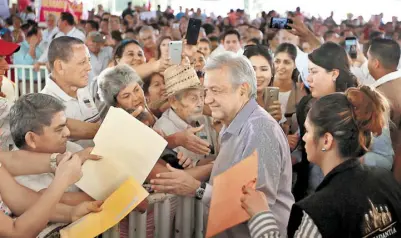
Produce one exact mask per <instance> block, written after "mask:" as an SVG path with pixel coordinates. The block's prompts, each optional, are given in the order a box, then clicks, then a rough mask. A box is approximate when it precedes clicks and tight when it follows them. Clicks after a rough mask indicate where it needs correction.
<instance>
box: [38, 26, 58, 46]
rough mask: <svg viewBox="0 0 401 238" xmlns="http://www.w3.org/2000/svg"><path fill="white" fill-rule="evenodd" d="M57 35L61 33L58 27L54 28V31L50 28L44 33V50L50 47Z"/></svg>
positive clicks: (42, 44)
mask: <svg viewBox="0 0 401 238" xmlns="http://www.w3.org/2000/svg"><path fill="white" fill-rule="evenodd" d="M57 33H59V30H58V27H54V28H53V29H52V30H50V29H49V28H47V29H46V30H44V31H43V32H42V34H43V37H42V38H43V40H42V42H40V47H41V48H42V49H46V48H47V47H49V45H50V42H51V41H52V40H53V36H54V35H56V34H57Z"/></svg>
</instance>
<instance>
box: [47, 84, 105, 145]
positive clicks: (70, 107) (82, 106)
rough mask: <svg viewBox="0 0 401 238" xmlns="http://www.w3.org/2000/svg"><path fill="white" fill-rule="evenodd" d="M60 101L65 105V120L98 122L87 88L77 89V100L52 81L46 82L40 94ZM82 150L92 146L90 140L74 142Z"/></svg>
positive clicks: (95, 109) (97, 115)
mask: <svg viewBox="0 0 401 238" xmlns="http://www.w3.org/2000/svg"><path fill="white" fill-rule="evenodd" d="M41 93H44V94H48V95H51V96H53V97H56V98H58V99H60V100H61V101H62V102H63V104H64V105H65V107H66V109H65V115H66V116H67V118H71V119H75V120H79V121H84V122H91V123H96V122H98V121H100V116H99V111H98V110H97V108H96V105H95V103H94V101H93V98H92V97H91V94H90V92H89V88H88V87H85V88H79V89H78V91H77V98H73V97H71V96H69V95H68V94H67V93H65V92H64V91H63V90H62V89H61V88H60V87H59V86H58V85H57V84H56V83H55V82H54V81H53V80H52V79H50V78H48V79H47V80H46V86H45V87H44V88H43V90H42V92H41ZM76 143H77V144H79V145H81V146H82V147H84V148H87V147H91V146H93V145H94V144H93V141H92V140H80V141H77V142H76Z"/></svg>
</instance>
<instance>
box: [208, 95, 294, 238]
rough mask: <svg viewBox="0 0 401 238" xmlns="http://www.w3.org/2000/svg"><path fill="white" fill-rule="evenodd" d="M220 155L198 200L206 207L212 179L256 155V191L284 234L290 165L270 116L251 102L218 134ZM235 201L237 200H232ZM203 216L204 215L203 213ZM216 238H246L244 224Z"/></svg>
mask: <svg viewBox="0 0 401 238" xmlns="http://www.w3.org/2000/svg"><path fill="white" fill-rule="evenodd" d="M219 136H220V138H219V139H220V142H221V147H220V152H219V155H218V156H217V158H216V161H215V163H214V165H213V170H212V174H211V176H210V184H208V185H207V186H206V189H205V194H204V196H203V199H202V201H203V202H204V203H205V205H209V202H210V199H211V196H212V184H213V183H212V182H213V178H214V177H215V176H217V175H219V174H221V173H223V172H224V171H226V170H228V169H229V168H231V167H232V166H234V165H235V164H237V163H238V162H240V161H241V160H243V159H245V158H247V157H248V156H250V155H251V154H252V153H253V151H255V150H256V151H257V152H258V159H259V163H258V179H257V184H256V188H257V190H259V191H262V192H263V193H265V194H266V196H267V198H268V199H267V200H268V201H269V207H270V210H271V211H272V212H273V214H274V216H275V218H276V220H277V224H278V227H279V229H280V232H281V234H283V235H284V237H285V234H286V230H287V224H288V219H289V216H290V211H291V207H292V205H293V203H294V197H293V195H292V193H291V184H292V164H291V155H290V147H289V145H288V141H287V138H286V136H285V134H284V132H283V130H282V129H281V127H280V125H279V124H278V123H277V121H276V120H274V119H273V117H271V116H270V114H268V113H267V112H266V110H264V109H263V108H262V107H260V106H259V105H258V104H257V102H256V100H255V99H251V100H249V102H248V103H247V104H246V105H245V106H244V107H243V108H242V110H241V111H240V112H239V113H238V114H237V116H236V117H235V118H234V120H233V121H232V122H231V123H230V125H228V127H226V126H224V127H223V129H222V131H221V132H220V135H219ZM233 199H239V198H233ZM205 213H206V214H207V212H205ZM216 237H219V238H220V237H224V238H225V237H227V238H228V237H230V238H243V237H250V234H249V229H248V227H247V226H246V224H240V225H237V226H235V227H233V228H230V229H229V230H226V231H225V232H223V233H221V234H219V235H218V236H216Z"/></svg>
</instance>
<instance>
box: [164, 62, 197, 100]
mask: <svg viewBox="0 0 401 238" xmlns="http://www.w3.org/2000/svg"><path fill="white" fill-rule="evenodd" d="M164 82H165V84H166V94H167V96H168V97H170V96H173V95H176V94H177V93H179V92H181V91H182V90H185V89H191V88H202V85H201V83H200V81H199V78H198V75H197V74H196V71H195V69H194V68H192V67H191V66H190V65H174V66H171V67H169V68H167V69H166V71H164Z"/></svg>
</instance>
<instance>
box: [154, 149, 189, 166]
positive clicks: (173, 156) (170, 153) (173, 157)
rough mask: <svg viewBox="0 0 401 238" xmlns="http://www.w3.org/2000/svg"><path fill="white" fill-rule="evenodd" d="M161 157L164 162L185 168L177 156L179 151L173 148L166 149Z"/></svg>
mask: <svg viewBox="0 0 401 238" xmlns="http://www.w3.org/2000/svg"><path fill="white" fill-rule="evenodd" d="M160 158H161V159H162V160H164V162H166V163H168V164H170V165H171V167H173V168H176V169H184V168H183V167H182V166H181V165H180V164H179V163H178V158H177V152H175V151H174V150H171V149H167V148H166V149H164V151H163V153H162V154H161V156H160Z"/></svg>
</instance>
